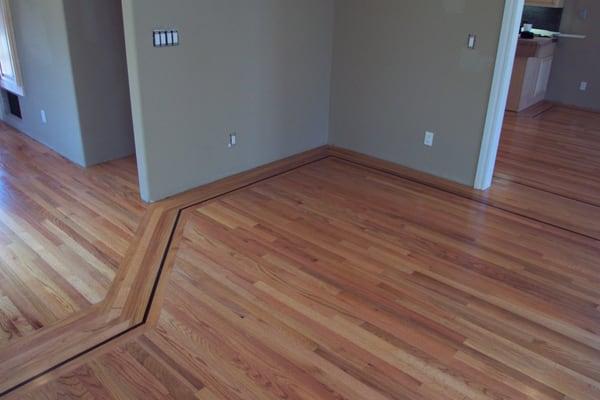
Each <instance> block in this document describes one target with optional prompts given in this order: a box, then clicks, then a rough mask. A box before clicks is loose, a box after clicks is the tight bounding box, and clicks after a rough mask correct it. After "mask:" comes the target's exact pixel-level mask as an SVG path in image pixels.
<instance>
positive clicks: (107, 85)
mask: <svg viewBox="0 0 600 400" xmlns="http://www.w3.org/2000/svg"><path fill="white" fill-rule="evenodd" d="M64 7H65V19H66V23H67V35H68V39H69V50H70V54H71V62H72V70H73V81H74V82H75V92H76V97H77V108H78V112H79V121H80V125H81V134H82V137H83V149H84V154H85V164H86V165H93V164H99V163H102V162H104V161H108V160H112V159H116V158H121V157H125V156H127V155H130V154H133V153H134V151H135V147H134V142H133V123H132V121H131V102H130V99H129V84H128V77H127V59H126V57H125V39H124V34H123V15H122V8H121V0H84V1H82V0H64Z"/></svg>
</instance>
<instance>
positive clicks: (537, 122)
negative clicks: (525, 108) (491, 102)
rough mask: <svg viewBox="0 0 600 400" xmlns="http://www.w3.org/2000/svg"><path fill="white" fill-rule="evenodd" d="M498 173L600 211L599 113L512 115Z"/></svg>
mask: <svg viewBox="0 0 600 400" xmlns="http://www.w3.org/2000/svg"><path fill="white" fill-rule="evenodd" d="M496 175H497V177H499V178H502V179H508V180H510V181H513V182H517V183H520V184H523V185H528V186H531V187H534V188H536V189H541V190H545V191H549V192H552V193H555V194H558V195H561V196H564V197H567V198H573V199H576V200H579V201H582V202H587V203H590V204H592V205H595V206H598V207H600V113H593V112H589V111H582V110H576V109H570V108H566V107H562V106H551V105H550V106H549V107H548V108H546V109H545V110H541V111H540V112H538V113H534V114H531V113H527V114H525V115H524V116H522V117H521V116H520V114H516V113H508V114H507V117H506V121H505V125H504V132H503V135H502V145H501V147H500V155H499V158H498V167H497V171H496Z"/></svg>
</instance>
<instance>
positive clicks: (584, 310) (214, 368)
mask: <svg viewBox="0 0 600 400" xmlns="http://www.w3.org/2000/svg"><path fill="white" fill-rule="evenodd" d="M171 257H172V258H171ZM599 258H600V246H599V245H598V241H596V240H594V239H591V238H588V237H586V236H583V235H579V234H576V233H572V232H569V231H565V230H562V229H559V228H556V227H553V226H549V225H546V224H543V223H540V222H535V221H532V220H531V219H529V218H524V217H519V216H517V215H515V214H513V213H510V212H506V211H503V210H500V209H498V208H495V207H489V206H486V205H485V204H482V203H481V202H478V201H473V200H470V199H467V198H465V197H461V196H457V195H455V194H451V193H448V192H446V191H442V190H438V189H433V188H431V187H428V186H424V185H421V184H419V183H415V182H411V181H408V180H405V179H401V178H398V177H394V176H391V175H388V174H384V173H380V172H376V171H374V170H370V169H366V168H362V167H358V166H356V165H353V164H349V163H347V162H345V161H340V160H337V159H333V158H329V159H326V160H323V161H319V162H316V163H313V164H310V165H308V166H304V167H302V168H300V169H297V170H295V171H293V172H290V173H288V174H285V175H282V176H279V177H276V178H272V179H269V180H267V181H263V182H261V183H259V184H256V185H253V186H252V187H248V188H245V189H242V190H239V191H237V192H234V193H231V194H228V195H226V196H224V197H221V198H219V199H217V200H214V201H211V202H209V203H205V204H203V205H200V206H197V207H195V208H193V209H189V210H186V211H185V212H184V213H183V214H182V216H181V219H180V223H179V229H178V231H177V233H176V235H175V239H174V242H173V245H172V247H171V254H170V256H169V258H168V259H170V260H173V263H174V268H173V270H172V271H171V273H170V274H169V275H167V278H166V280H165V282H166V285H167V287H166V291H165V300H164V304H163V307H162V309H161V311H160V319H159V323H158V325H157V326H156V327H155V328H149V330H148V331H147V332H146V333H145V334H143V335H141V336H139V337H137V338H131V339H125V340H120V341H116V342H113V343H112V344H109V345H108V346H107V347H106V348H104V349H103V350H102V351H101V352H99V353H98V354H96V355H93V356H89V357H85V360H84V361H82V364H80V365H78V366H75V367H73V368H74V369H71V370H70V371H69V370H68V369H66V370H64V371H63V373H62V376H60V377H59V378H57V379H54V380H51V381H49V382H48V381H47V380H44V381H43V382H38V385H37V387H30V388H29V390H27V391H21V392H19V393H18V398H31V399H37V398H40V399H47V398H49V399H54V398H73V399H75V398H95V399H111V398H114V399H120V398H123V399H135V398H140V399H141V398H143V399H205V400H207V399H236V400H241V399H280V398H290V399H342V398H343V399H370V400H378V399H422V400H432V399H461V400H462V399H473V400H474V399H546V400H550V399H557V400H558V399H566V398H569V399H584V400H585V399H598V398H600V311H599V310H598V304H599V301H600V274H599V272H600V266H599V265H598V259H599ZM15 398H16V397H15Z"/></svg>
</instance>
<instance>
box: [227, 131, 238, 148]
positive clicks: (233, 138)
mask: <svg viewBox="0 0 600 400" xmlns="http://www.w3.org/2000/svg"><path fill="white" fill-rule="evenodd" d="M236 144H237V133H235V132H233V133H230V134H229V143H228V144H227V147H229V148H232V147H235V145H236Z"/></svg>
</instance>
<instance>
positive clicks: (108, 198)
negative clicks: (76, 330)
mask: <svg viewBox="0 0 600 400" xmlns="http://www.w3.org/2000/svg"><path fill="white" fill-rule="evenodd" d="M144 212H145V206H144V205H143V203H142V202H141V201H140V199H139V193H138V188H137V170H136V165H135V159H134V158H127V159H123V160H118V161H113V162H109V163H106V164H104V165H101V166H96V167H92V168H88V169H84V168H81V167H78V166H76V165H75V164H73V163H71V162H69V161H67V160H65V159H64V158H62V157H60V156H59V155H58V154H56V153H54V152H53V151H51V150H49V149H47V148H45V147H44V146H42V145H40V144H39V143H37V142H35V141H33V140H31V139H29V138H28V137H26V136H25V135H23V134H21V133H19V132H17V131H15V130H14V129H12V128H10V127H8V126H6V125H4V124H0V350H1V349H3V348H5V347H6V346H8V345H9V344H11V343H13V342H14V341H18V340H22V339H23V338H26V337H28V336H30V335H32V334H34V333H36V332H38V331H39V330H41V329H44V328H48V327H50V326H53V325H55V324H57V323H59V322H62V321H65V320H68V319H69V318H72V317H73V316H74V315H76V314H77V313H79V312H82V311H85V310H88V309H89V308H90V307H91V306H93V305H95V304H98V303H100V302H101V301H103V300H104V298H105V296H106V294H107V292H108V290H109V288H110V287H111V285H112V283H113V279H114V278H115V276H116V275H117V273H118V270H119V266H120V265H121V262H122V260H123V258H124V256H125V254H126V252H127V249H128V248H129V244H130V242H131V241H132V239H133V236H134V234H135V232H136V229H137V227H138V224H139V222H140V220H141V219H142V216H143V215H144Z"/></svg>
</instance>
